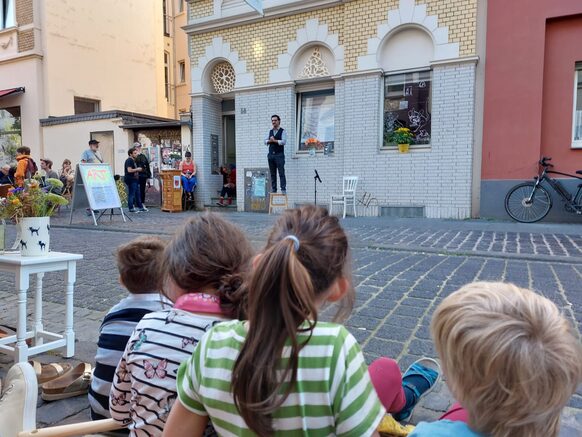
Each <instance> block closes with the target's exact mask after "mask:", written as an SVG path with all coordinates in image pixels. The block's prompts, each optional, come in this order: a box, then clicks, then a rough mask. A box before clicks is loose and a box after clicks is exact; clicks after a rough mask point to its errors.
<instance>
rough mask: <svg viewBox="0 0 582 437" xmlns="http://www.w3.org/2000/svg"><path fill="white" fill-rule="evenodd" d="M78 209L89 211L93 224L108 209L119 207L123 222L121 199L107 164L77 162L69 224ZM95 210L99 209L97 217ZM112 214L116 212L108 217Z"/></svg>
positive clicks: (111, 216) (95, 223)
mask: <svg viewBox="0 0 582 437" xmlns="http://www.w3.org/2000/svg"><path fill="white" fill-rule="evenodd" d="M79 209H87V210H89V211H90V212H91V216H92V217H93V224H94V225H95V226H97V220H98V219H99V218H101V216H103V214H104V212H105V211H106V210H108V209H111V210H114V209H119V211H120V215H121V217H122V218H123V221H124V222H125V214H124V213H123V208H122V207H121V199H120V198H119V192H118V191H117V185H116V184H115V179H114V178H113V172H112V171H111V166H110V165H109V164H77V171H76V172H75V182H74V184H73V200H72V202H71V213H70V216H69V224H72V223H73V213H74V212H75V210H79ZM96 211H97V212H98V211H101V213H100V215H99V216H98V217H95V212H96ZM113 215H116V214H113V213H111V215H110V218H113Z"/></svg>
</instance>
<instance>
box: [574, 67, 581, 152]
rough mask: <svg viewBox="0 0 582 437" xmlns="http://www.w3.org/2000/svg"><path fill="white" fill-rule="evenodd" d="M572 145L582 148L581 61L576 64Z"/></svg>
mask: <svg viewBox="0 0 582 437" xmlns="http://www.w3.org/2000/svg"><path fill="white" fill-rule="evenodd" d="M572 125H573V126H572V127H573V129H572V130H573V133H572V147H576V148H582V63H579V64H577V65H576V75H575V80H574V120H573V123H572Z"/></svg>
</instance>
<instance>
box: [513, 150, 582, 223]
mask: <svg viewBox="0 0 582 437" xmlns="http://www.w3.org/2000/svg"><path fill="white" fill-rule="evenodd" d="M551 160H552V158H547V157H545V156H542V159H540V160H539V165H540V167H541V172H540V173H539V174H538V176H535V177H534V181H533V182H524V183H521V184H518V185H516V186H515V187H513V188H512V189H511V190H509V192H508V193H507V195H506V196H505V211H507V214H509V216H510V217H511V218H512V219H514V220H516V221H518V222H521V223H534V222H537V221H540V220H541V219H543V218H544V217H545V216H546V215H548V213H549V212H550V209H551V208H552V198H551V197H550V194H549V193H548V190H547V189H546V188H544V187H543V186H542V183H544V182H546V183H547V184H548V185H549V186H550V187H551V188H553V189H554V191H555V192H556V193H558V195H559V196H560V197H561V198H562V199H563V201H564V202H565V204H564V208H565V209H566V211H567V212H569V213H573V214H582V183H581V184H579V185H578V189H577V190H576V192H575V193H574V194H572V193H570V192H569V191H568V189H567V188H566V187H564V185H563V184H562V183H561V182H560V181H559V180H558V179H555V178H552V177H551V176H548V175H549V174H558V175H562V176H568V177H571V178H576V179H580V180H582V176H576V175H572V174H568V173H562V172H559V171H554V170H549V169H550V168H552V167H554V166H553V164H550V163H549V162H547V161H551ZM576 174H578V175H582V170H577V171H576Z"/></svg>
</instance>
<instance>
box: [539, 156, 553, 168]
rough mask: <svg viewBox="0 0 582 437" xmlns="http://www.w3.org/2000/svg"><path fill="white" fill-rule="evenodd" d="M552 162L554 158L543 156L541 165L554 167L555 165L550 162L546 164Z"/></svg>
mask: <svg viewBox="0 0 582 437" xmlns="http://www.w3.org/2000/svg"><path fill="white" fill-rule="evenodd" d="M551 160H552V158H549V157H547V156H542V159H540V161H539V164H540V165H541V166H542V167H553V166H554V165H553V164H550V163H549V162H546V161H551Z"/></svg>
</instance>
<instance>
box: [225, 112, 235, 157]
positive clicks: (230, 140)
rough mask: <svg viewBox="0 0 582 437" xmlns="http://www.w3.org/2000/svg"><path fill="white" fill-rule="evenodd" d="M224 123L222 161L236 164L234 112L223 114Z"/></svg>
mask: <svg viewBox="0 0 582 437" xmlns="http://www.w3.org/2000/svg"><path fill="white" fill-rule="evenodd" d="M223 123H224V150H223V154H222V157H223V162H224V163H225V164H226V165H228V164H236V133H235V131H236V129H235V121H234V114H232V115H225V116H224V117H223Z"/></svg>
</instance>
